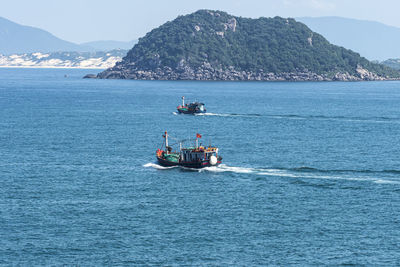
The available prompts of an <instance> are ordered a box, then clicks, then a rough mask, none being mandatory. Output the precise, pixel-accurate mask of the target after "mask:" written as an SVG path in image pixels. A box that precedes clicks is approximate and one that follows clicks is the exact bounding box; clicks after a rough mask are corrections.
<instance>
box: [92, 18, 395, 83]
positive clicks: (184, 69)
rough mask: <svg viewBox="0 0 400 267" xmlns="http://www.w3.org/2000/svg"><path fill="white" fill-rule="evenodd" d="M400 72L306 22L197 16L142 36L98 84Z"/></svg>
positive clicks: (376, 76)
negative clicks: (336, 42)
mask: <svg viewBox="0 0 400 267" xmlns="http://www.w3.org/2000/svg"><path fill="white" fill-rule="evenodd" d="M399 76H400V73H399V72H397V71H395V70H393V69H390V68H388V67H386V66H383V65H380V64H375V63H372V62H370V61H368V60H367V59H365V58H363V57H360V55H359V54H357V53H355V52H353V51H351V50H347V49H345V48H343V47H339V46H336V45H332V44H330V43H329V42H328V41H327V40H326V39H325V38H324V37H323V36H322V35H320V34H318V33H315V32H313V31H311V30H310V29H309V28H308V27H307V26H306V25H304V24H303V23H299V22H297V21H295V20H294V19H286V18H280V17H275V18H259V19H250V18H242V17H235V16H232V15H229V14H227V13H225V12H222V11H211V10H199V11H197V12H195V13H192V14H189V15H185V16H179V17H178V18H176V19H175V20H173V21H170V22H167V23H165V24H163V25H161V26H160V27H158V28H156V29H153V30H152V31H151V32H149V33H147V34H146V36H145V37H143V38H140V39H139V42H138V43H137V44H136V45H135V46H134V47H133V48H132V49H131V50H130V51H129V52H128V54H127V55H126V57H124V58H123V60H122V61H121V62H118V63H117V64H116V66H115V67H113V68H110V69H107V70H105V71H104V72H102V73H99V74H98V76H97V77H98V78H108V79H146V80H263V81H277V80H291V81H322V80H325V81H331V80H343V81H348V80H353V81H354V80H385V79H390V78H398V77H399Z"/></svg>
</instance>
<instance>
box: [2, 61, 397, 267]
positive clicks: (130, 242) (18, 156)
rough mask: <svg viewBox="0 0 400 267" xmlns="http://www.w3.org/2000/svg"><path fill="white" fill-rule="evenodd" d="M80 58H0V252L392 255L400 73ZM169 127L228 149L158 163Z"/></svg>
mask: <svg viewBox="0 0 400 267" xmlns="http://www.w3.org/2000/svg"><path fill="white" fill-rule="evenodd" d="M90 72H92V73H93V72H96V70H76V69H5V68H3V69H0V265H4V266H296V265H297V266H325V265H329V266H399V265H400V82H396V81H386V82H204V81H203V82H198V81H132V80H97V79H82V77H83V76H84V75H85V74H87V73H90ZM182 96H185V97H186V99H188V100H192V101H195V100H198V101H201V102H204V103H205V107H206V108H207V113H205V114H202V115H199V116H194V115H179V114H177V113H176V107H177V106H178V105H179V104H180V103H181V97H182ZM165 131H168V134H169V135H170V136H171V139H170V143H176V142H179V140H183V139H185V140H186V139H192V140H189V141H186V142H188V143H187V144H188V145H190V144H193V143H191V142H193V139H194V138H195V137H196V134H197V133H199V134H201V135H202V138H201V139H200V141H199V142H200V143H201V144H202V145H203V146H208V145H210V144H212V145H215V146H217V147H219V151H220V155H221V156H222V157H223V160H222V161H223V164H222V165H220V166H218V167H209V168H205V169H201V170H193V169H186V168H180V167H175V168H164V167H162V166H160V165H158V164H157V162H156V158H155V152H156V150H157V149H158V148H160V146H161V145H162V142H163V137H162V135H163V133H164V132H165ZM175 141H176V142H175Z"/></svg>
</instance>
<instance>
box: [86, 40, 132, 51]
mask: <svg viewBox="0 0 400 267" xmlns="http://www.w3.org/2000/svg"><path fill="white" fill-rule="evenodd" d="M136 43H137V40H132V41H130V42H120V41H111V40H107V41H94V42H87V43H82V44H81V45H84V46H90V47H92V48H93V49H95V50H96V51H109V50H113V49H127V50H128V49H131V48H132V47H133V46H134V45H135V44H136Z"/></svg>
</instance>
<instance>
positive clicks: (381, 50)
mask: <svg viewBox="0 0 400 267" xmlns="http://www.w3.org/2000/svg"><path fill="white" fill-rule="evenodd" d="M296 20H298V21H300V22H303V23H304V24H306V25H307V26H308V27H310V29H311V30H313V31H315V32H318V33H319V34H322V35H323V36H324V37H325V38H326V39H327V40H328V41H329V42H331V43H333V44H335V45H340V46H343V47H346V48H348V49H351V50H353V51H355V52H357V53H360V54H361V56H363V57H366V58H368V59H370V60H379V61H382V60H386V59H389V58H400V49H399V47H400V28H396V27H392V26H388V25H385V24H382V23H379V22H373V21H365V20H356V19H348V18H341V17H318V18H310V17H305V18H296Z"/></svg>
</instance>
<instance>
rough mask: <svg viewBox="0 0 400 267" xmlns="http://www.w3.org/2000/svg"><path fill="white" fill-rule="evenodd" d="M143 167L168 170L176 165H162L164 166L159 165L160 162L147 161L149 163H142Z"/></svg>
mask: <svg viewBox="0 0 400 267" xmlns="http://www.w3.org/2000/svg"><path fill="white" fill-rule="evenodd" d="M143 167H145V168H154V169H157V170H169V169H173V168H177V167H178V166H171V167H164V166H161V165H160V164H157V163H153V162H149V163H146V164H144V165H143Z"/></svg>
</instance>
